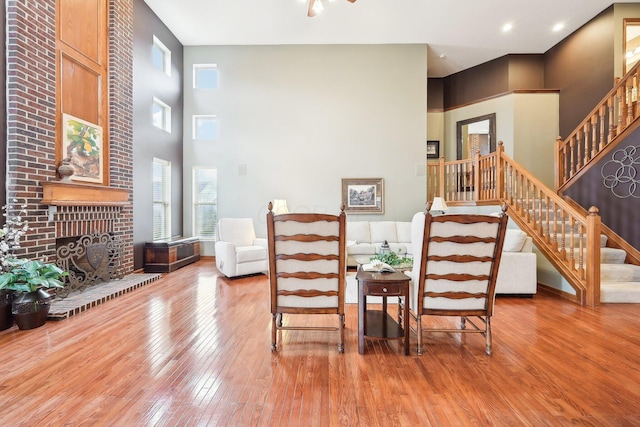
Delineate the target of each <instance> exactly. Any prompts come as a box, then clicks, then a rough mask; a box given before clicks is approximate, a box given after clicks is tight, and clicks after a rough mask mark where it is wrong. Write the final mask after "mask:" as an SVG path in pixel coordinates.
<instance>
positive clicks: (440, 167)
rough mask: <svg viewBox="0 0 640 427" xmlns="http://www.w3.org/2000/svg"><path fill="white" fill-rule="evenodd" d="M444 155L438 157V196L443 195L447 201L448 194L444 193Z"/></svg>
mask: <svg viewBox="0 0 640 427" xmlns="http://www.w3.org/2000/svg"><path fill="white" fill-rule="evenodd" d="M444 168H445V166H444V156H441V157H440V158H439V159H438V175H439V176H438V187H439V188H438V196H440V197H442V198H443V199H444V200H445V201H446V200H447V195H446V194H445V193H444V175H445V170H444Z"/></svg>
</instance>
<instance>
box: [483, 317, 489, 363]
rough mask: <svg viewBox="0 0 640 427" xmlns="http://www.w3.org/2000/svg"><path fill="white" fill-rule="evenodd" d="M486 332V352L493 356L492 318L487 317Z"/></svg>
mask: <svg viewBox="0 0 640 427" xmlns="http://www.w3.org/2000/svg"><path fill="white" fill-rule="evenodd" d="M485 323H486V325H485V327H486V331H485V333H484V335H485V340H486V349H485V352H486V353H487V355H488V356H491V318H490V317H489V316H487V317H486V322H485Z"/></svg>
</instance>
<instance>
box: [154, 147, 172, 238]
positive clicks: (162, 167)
mask: <svg viewBox="0 0 640 427" xmlns="http://www.w3.org/2000/svg"><path fill="white" fill-rule="evenodd" d="M168 237H171V162H168V161H166V160H161V159H156V158H154V159H153V240H159V239H166V238H168Z"/></svg>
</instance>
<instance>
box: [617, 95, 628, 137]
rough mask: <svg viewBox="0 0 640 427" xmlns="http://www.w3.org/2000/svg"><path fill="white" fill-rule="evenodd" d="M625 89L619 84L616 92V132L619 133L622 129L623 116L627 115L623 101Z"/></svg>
mask: <svg viewBox="0 0 640 427" xmlns="http://www.w3.org/2000/svg"><path fill="white" fill-rule="evenodd" d="M624 91H625V89H624V86H620V87H619V88H618V90H617V92H618V130H617V134H618V135H620V134H621V133H622V130H623V129H624V123H623V121H624V120H625V117H626V115H627V106H626V103H625V98H626V97H625V93H624Z"/></svg>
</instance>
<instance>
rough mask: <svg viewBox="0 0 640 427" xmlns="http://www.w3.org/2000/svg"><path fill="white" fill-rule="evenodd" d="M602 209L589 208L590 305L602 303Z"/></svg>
mask: <svg viewBox="0 0 640 427" xmlns="http://www.w3.org/2000/svg"><path fill="white" fill-rule="evenodd" d="M599 212H600V211H599V210H598V208H596V207H595V206H591V208H589V215H587V262H586V263H585V266H586V269H587V271H586V273H587V295H586V297H587V298H586V304H587V305H588V306H590V307H595V306H596V305H600V232H601V230H600V226H601V218H600V215H599V214H598V213H599Z"/></svg>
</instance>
